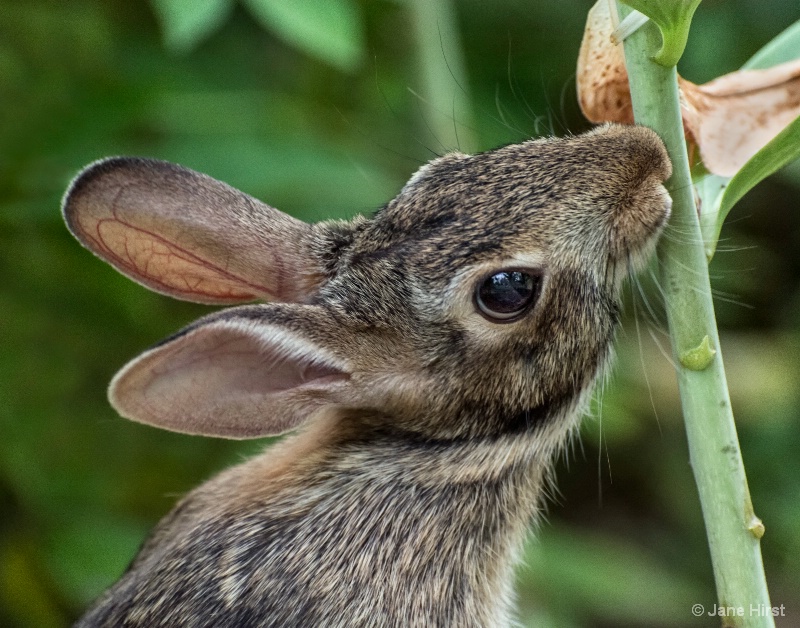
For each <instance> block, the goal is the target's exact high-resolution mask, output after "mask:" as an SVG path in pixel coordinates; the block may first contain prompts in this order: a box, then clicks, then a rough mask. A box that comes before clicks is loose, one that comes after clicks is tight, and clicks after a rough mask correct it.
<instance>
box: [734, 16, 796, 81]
mask: <svg viewBox="0 0 800 628" xmlns="http://www.w3.org/2000/svg"><path fill="white" fill-rule="evenodd" d="M799 58H800V20H798V21H797V22H795V23H794V24H792V25H791V26H790V27H789V28H787V29H786V30H785V31H783V32H782V33H781V34H780V35H778V36H777V37H775V38H774V39H773V40H772V41H770V42H769V43H768V44H767V45H766V46H764V47H763V48H762V49H761V50H759V51H758V52H757V53H756V54H754V55H753V56H752V57H750V60H749V61H748V62H747V63H745V64H744V65H743V66H742V69H743V70H761V69H764V68H771V67H772V66H775V65H778V64H781V63H786V62H787V61H794V60H795V59H799Z"/></svg>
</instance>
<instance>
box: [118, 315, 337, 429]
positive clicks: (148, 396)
mask: <svg viewBox="0 0 800 628" xmlns="http://www.w3.org/2000/svg"><path fill="white" fill-rule="evenodd" d="M283 307H297V308H312V309H315V308H314V306H303V305H296V306H294V305H293V306H283ZM242 309H243V310H252V309H253V308H242ZM349 379H350V375H349V371H348V367H347V365H346V364H344V363H343V362H342V361H341V360H340V359H337V358H335V357H333V356H332V355H330V354H329V353H328V352H326V351H324V350H323V349H322V348H320V347H319V346H317V344H316V343H315V342H314V341H312V340H311V339H309V338H308V337H307V334H305V333H303V332H298V331H294V330H290V329H287V328H286V327H285V326H284V325H283V324H281V323H271V322H267V321H265V320H264V319H263V317H260V316H256V317H253V316H249V317H248V316H245V315H242V316H239V315H237V313H236V310H229V311H227V312H225V313H223V314H221V315H212V316H211V317H209V318H208V319H205V320H201V321H199V322H198V323H195V324H194V325H192V326H190V327H188V328H187V329H185V330H184V331H182V332H180V333H178V334H177V335H176V336H174V337H173V338H171V339H168V340H166V341H165V342H163V343H161V344H160V345H157V346H156V347H154V348H153V349H150V350H149V351H147V352H145V353H144V354H142V355H141V356H139V357H138V358H136V359H135V360H133V361H132V362H130V363H129V364H128V365H127V366H125V367H124V368H123V369H122V370H121V371H120V372H119V373H118V374H117V375H116V377H115V378H114V379H113V381H112V382H111V386H110V388H109V398H110V400H111V403H112V405H113V406H114V408H115V409H116V410H117V411H118V412H119V413H120V414H121V415H122V416H123V417H126V418H128V419H132V420H134V421H138V422H140V423H146V424H148V425H153V426H156V427H160V428H164V429H168V430H172V431H175V432H184V433H187V434H200V435H204V436H220V437H224V438H256V437H259V436H268V435H273V434H280V433H282V432H286V431H288V430H291V429H293V428H295V427H297V426H298V425H299V424H300V423H302V422H303V421H304V420H305V419H306V418H307V417H308V416H309V415H310V414H312V413H313V412H314V411H315V410H317V409H319V408H321V407H323V406H329V405H335V404H336V403H337V400H338V399H339V398H340V394H341V393H344V392H346V389H347V386H348V381H349Z"/></svg>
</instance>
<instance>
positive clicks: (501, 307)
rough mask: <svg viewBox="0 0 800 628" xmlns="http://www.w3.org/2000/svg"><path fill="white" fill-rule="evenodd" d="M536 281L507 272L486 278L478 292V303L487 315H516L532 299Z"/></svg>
mask: <svg viewBox="0 0 800 628" xmlns="http://www.w3.org/2000/svg"><path fill="white" fill-rule="evenodd" d="M535 287H536V281H535V279H534V277H533V275H530V274H529V273H525V272H522V271H519V270H507V271H503V272H500V273H496V274H494V275H492V276H491V277H489V278H487V279H486V280H485V281H484V282H483V283H482V284H481V286H480V288H479V290H478V302H479V305H481V306H482V309H483V310H484V311H485V312H486V313H487V314H498V315H500V316H503V315H505V316H509V315H514V314H518V313H519V312H520V311H521V310H523V309H524V308H525V306H527V305H528V303H529V302H530V301H531V298H532V297H533V292H534V289H535Z"/></svg>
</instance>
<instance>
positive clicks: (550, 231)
mask: <svg viewBox="0 0 800 628" xmlns="http://www.w3.org/2000/svg"><path fill="white" fill-rule="evenodd" d="M170 168H172V169H174V170H169V169H170ZM136 169H139V170H141V169H144V170H145V171H147V172H151V171H152V172H153V173H154V174H153V177H154V180H157V179H158V177H157V176H156V174H155V173H167V174H170V173H172V174H170V176H172V175H173V174H174V176H176V177H177V176H181V177H182V176H187V177H189V180H191V177H192V176H196V175H194V173H191V174H190V175H185V174H183V173H185V172H186V171H184V170H179V169H178V168H177V167H174V166H168V165H166V164H160V163H158V162H146V161H141V160H115V161H113V162H100V163H99V164H96V165H94V166H92V167H90V168H89V169H87V171H85V172H84V173H82V174H81V175H80V176H79V178H78V179H77V180H76V182H75V183H73V186H72V187H71V189H70V191H69V192H68V195H67V197H66V200H65V213H66V215H67V219H68V223H69V224H70V226H71V228H73V231H76V232H78V233H77V235H78V237H79V238H80V239H81V240H82V241H84V242H85V243H87V246H89V247H90V248H92V249H93V250H95V251H96V252H98V253H99V254H100V255H101V256H104V257H106V258H107V259H108V258H109V257H110V256H108V255H106V254H104V252H103V251H98V248H99V247H97V246H94V245H93V244H92V242H87V240H89V239H90V238H88V237H86V236H85V235H82V234H81V233H79V231H80V230H79V229H76V228H74V226H73V225H75V224H76V222H77V221H78V220H79V218H78V217H76V215H77V214H78V213H79V212H81V211H82V210H81V209H80V207H78V206H79V205H81V204H82V203H84V202H88V201H85V200H84V197H85V198H86V199H90V200H91V199H94V198H95V195H96V194H97V193H96V192H94V191H93V190H94V188H93V187H92V185H94V183H95V181H101V182H102V181H103V180H105V179H104V177H107V176H108V173H116V174H115V175H114V176H117V175H120V173H122V174H121V175H120V176H128V174H127V172H128V171H129V170H130V171H133V170H136ZM175 173H177V174H175ZM669 173H670V165H669V161H668V159H667V157H666V153H665V151H664V148H663V146H662V144H661V142H660V141H659V140H658V139H657V137H656V136H655V134H653V133H652V132H651V131H649V130H647V129H643V128H638V127H618V126H608V127H602V128H600V129H597V130H595V131H593V132H591V133H589V134H585V135H581V136H577V137H571V138H566V139H548V140H537V141H529V142H525V143H522V144H516V145H511V146H506V147H503V148H500V149H497V150H494V151H490V152H487V153H483V154H479V155H475V156H466V155H461V154H452V155H446V156H444V157H441V158H439V159H437V160H435V161H433V162H431V163H430V164H428V165H427V166H425V167H424V168H422V169H421V170H420V171H419V172H418V173H417V174H416V175H414V177H413V178H412V179H411V180H410V181H409V183H408V184H407V185H406V186H405V187H404V188H403V190H402V191H401V192H400V193H399V194H398V196H397V197H396V198H395V199H394V200H392V201H391V202H390V203H388V204H387V205H386V206H385V207H384V208H382V209H381V210H379V211H378V212H377V213H376V214H375V216H374V217H372V218H369V219H367V218H357V219H355V220H354V221H352V222H349V223H343V222H327V223H319V224H317V225H313V226H311V227H300V226H298V227H296V228H295V227H294V226H286V224H284V223H281V226H280V229H276V230H275V232H274V233H273V232H272V231H271V230H270V227H269V224H270V223H269V220H266V221H265V224H266V227H263V228H262V229H263V231H264V234H263V237H262V236H259V237H261V238H262V239H263V240H265V241H266V242H267V243H268V244H269V243H270V242H272V244H271V246H276V247H279V246H282V245H281V244H280V242H279V241H284V240H285V241H287V242H288V244H286V247H287V251H288V252H287V253H286V254H285V255H284V256H283V258H282V261H281V262H280V263H278V262H276V263H275V264H274V265H275V266H279V268H275V269H274V272H275V277H273V278H272V279H266V278H265V279H264V280H263V282H264V285H265V286H266V287H265V288H264V292H265V293H269V294H273V293H274V294H278V298H279V299H280V295H281V294H284V295H286V294H290V295H291V297H284V298H283V299H282V300H283V301H285V302H272V303H269V304H265V305H244V306H240V307H237V308H232V309H228V310H224V311H221V312H220V313H217V314H213V315H211V316H208V317H206V318H204V319H201V320H200V321H198V322H197V323H195V324H194V325H192V326H190V327H188V328H187V329H186V330H184V331H182V332H180V333H179V334H176V335H175V336H173V337H172V338H170V339H168V340H166V341H165V342H164V343H161V344H160V345H158V346H157V347H155V348H154V349H152V350H151V351H150V352H148V353H146V354H145V355H144V356H143V357H142V358H140V359H139V360H138V361H136V362H134V363H133V365H134V368H133V370H134V371H136V368H138V369H139V371H142V372H145V371H147V372H148V375H147V377H151V376H152V373H151V371H153V369H156V371H157V367H158V365H159V364H160V363H159V362H157V361H155V362H153V364H155V365H156V366H154V367H152V368H151V367H150V366H149V365H150V362H148V360H160V359H161V357H160V356H163V355H172V354H176V355H177V353H176V352H177V351H178V349H175V348H176V347H178V348H181V349H180V350H181V351H182V350H183V349H182V347H183V346H184V345H190V344H191V343H192V342H194V339H195V338H203V337H205V336H201V335H199V334H201V333H205V331H204V330H207V329H216V328H217V327H215V326H218V327H219V329H223V331H222V332H220V333H221V334H223V335H224V334H227V333H230V334H232V336H231V337H232V338H233V337H238V336H236V334H239V333H240V331H239V330H244V331H241V333H242V334H245V335H247V334H250V333H251V331H250V330H265V329H266V330H273V329H275V330H279V331H280V332H281V333H286V334H291V335H292V337H299V338H302V339H303V341H304V342H308V343H309V344H310V345H313V346H315V347H321V348H324V350H325V352H326V355H329V356H331V360H336V361H337V362H336V363H337V364H343V365H346V368H345V367H342V369H341V370H343V371H346V382H344V383H342V382H340V383H337V384H335V385H332V386H331V388H330V390H328V389H326V390H327V392H326V393H325V394H326V395H328V397H326V402H325V403H324V404H323V405H322V407H320V408H318V409H316V410H315V411H314V412H312V413H311V416H309V417H308V422H307V423H306V424H305V425H304V426H303V427H302V428H301V429H300V430H299V431H298V432H297V433H295V434H293V435H291V436H289V437H287V438H286V439H284V440H283V441H282V442H281V443H279V444H277V445H275V446H273V447H270V448H268V449H267V450H266V451H265V452H264V453H263V454H261V455H260V456H258V457H255V458H253V459H252V460H250V461H248V462H245V463H244V464H241V465H239V466H236V467H233V468H231V469H229V470H227V471H225V472H223V473H221V474H219V475H218V476H217V477H215V478H213V479H211V480H210V481H208V482H206V483H205V484H203V485H202V486H200V487H198V488H197V489H195V490H194V491H193V492H191V493H190V494H189V495H187V496H186V497H185V498H184V499H182V500H181V501H180V503H179V504H178V505H177V506H176V507H175V509H174V510H173V511H172V512H171V513H170V514H168V515H167V516H166V517H165V518H164V519H163V520H162V521H161V522H160V523H159V525H158V526H157V527H156V529H155V530H154V531H153V533H152V535H151V536H150V537H149V539H148V540H147V541H146V542H145V544H144V546H143V547H142V549H141V551H140V553H139V554H138V556H137V557H136V558H135V560H134V561H133V563H132V564H131V566H130V568H129V569H128V570H127V572H126V573H125V574H124V575H123V576H122V578H121V579H120V580H119V582H117V583H116V584H115V585H114V586H112V587H111V588H110V589H109V590H108V591H107V592H106V593H105V594H104V595H103V596H102V597H101V598H100V599H99V600H98V601H97V602H96V604H95V605H94V606H93V608H92V609H91V610H90V611H89V612H88V613H87V615H86V616H84V617H83V619H81V620H80V621H79V622H78V624H77V625H78V626H86V627H88V626H142V627H144V626H147V627H154V626H231V627H233V626H506V625H509V623H510V622H511V621H512V619H511V618H512V616H513V608H512V606H513V568H514V565H515V562H516V560H517V555H518V553H519V551H520V549H521V545H522V543H523V540H524V536H525V534H526V530H527V529H528V527H529V525H530V523H531V522H532V521H533V520H534V519H535V517H536V514H537V511H538V509H539V508H540V503H539V502H540V499H541V495H542V492H543V487H544V485H545V483H546V481H547V475H548V469H549V468H550V466H551V463H552V461H553V457H554V455H555V454H556V453H557V452H558V450H559V448H560V447H561V445H562V444H563V442H564V441H565V439H566V438H567V436H568V434H569V433H570V431H571V430H572V429H573V428H574V427H575V426H576V425H577V422H578V420H579V417H580V412H581V410H582V406H583V404H584V402H585V400H586V398H587V395H588V394H589V392H590V391H591V388H592V385H593V383H594V381H595V379H596V377H597V375H598V373H599V372H600V370H601V369H602V367H603V366H604V364H605V363H606V362H607V360H608V357H609V354H610V350H611V343H612V339H613V334H614V331H615V328H616V326H617V323H618V318H619V314H618V312H619V295H620V285H621V281H622V279H623V277H624V276H626V275H627V274H628V271H629V270H630V268H629V266H630V265H631V263H632V261H633V262H634V263H636V262H637V261H639V260H641V259H643V258H645V257H646V256H647V255H648V254H649V253H650V252H651V251H652V248H653V245H654V242H655V239H656V237H657V235H658V233H659V232H660V230H661V227H662V226H663V224H664V223H665V221H666V219H667V217H668V215H669V209H668V208H669V203H668V200H667V197H666V193H665V191H664V189H663V187H662V186H661V183H662V182H663V181H664V180H665V179H666V178H667V177H668V176H669ZM158 176H160V175H158ZM164 176H166V174H165V175H164ZM155 185H156V184H154V186H155ZM209 185H211V184H209ZM114 189H115V190H116V192H115V195H114V196H113V198H114V199H117V198H119V190H120V189H121V187H120V188H114ZM182 193H183V192H182ZM153 194H154V195H155V194H157V191H156V192H153ZM185 194H186V195H187V196H190V195H191V190H187V191H186V192H185ZM109 198H111V197H109ZM97 202H98V203H100V201H97ZM114 202H115V203H116V202H117V201H116V200H115V201H114ZM247 202H249V201H247ZM265 211H266V210H265ZM270 238H273V240H270ZM289 249H291V250H289ZM298 251H299V252H298ZM229 253H230V255H231V256H233V257H235V256H236V254H237V253H236V251H235V250H231V251H230V252H229ZM278 257H280V256H278ZM298 260H300V262H298ZM109 261H112V263H114V260H109ZM248 263H249V262H248ZM293 263H296V264H297V266H298V267H297V268H295V269H293V268H292V264H293ZM521 264H522V265H527V266H529V267H531V268H535V269H537V270H538V271H540V272H541V273H542V285H541V291H540V294H539V297H538V300H537V302H536V304H535V306H534V307H532V308H531V309H530V310H529V311H528V312H527V313H526V314H525V316H523V317H522V318H521V319H519V320H517V321H515V322H512V323H504V324H498V323H493V322H491V321H489V320H487V319H486V318H485V317H483V316H481V315H480V314H479V313H478V312H476V310H475V306H474V301H473V293H474V290H475V286H476V283H477V282H478V281H479V279H480V278H481V277H484V276H486V274H487V273H488V272H492V271H494V272H496V271H498V270H500V269H503V268H508V267H509V266H519V265H521ZM301 266H302V267H301ZM123 270H124V269H123ZM293 274H294V275H295V277H294V281H295V282H296V284H297V285H298V286H303V288H302V289H298V290H297V291H296V292H297V294H295V288H293V287H292V286H291V284H292V281H293V279H292V277H293ZM270 281H271V282H272V283H270ZM287 282H288V284H290V285H289V288H286V287H282V286H285V285H286V284H287ZM148 285H149V284H148ZM270 291H272V292H270ZM223 325H228V327H224V328H223ZM225 330H227V331H225ZM231 330H233V331H231ZM252 333H256V332H252ZM258 333H264V334H266V333H267V332H260V331H259V332H258ZM269 333H271V332H269ZM237 346H238V345H237ZM203 355H205V354H203ZM130 368H131V367H129V369H130ZM129 372H131V371H129ZM136 372H138V371H136ZM123 373H125V372H123ZM118 377H119V376H118ZM137 377H138V375H137ZM142 377H144V376H142ZM152 377H155V376H152ZM129 379H131V378H130V377H129V378H128V379H126V376H124V375H123V376H122V377H121V378H120V379H118V380H116V382H117V383H116V384H115V388H114V389H113V390H112V398H113V399H115V403H116V404H117V405H118V407H122V408H123V412H125V410H124V408H128V407H133V406H130V405H128V406H126V405H125V404H126V403H128V402H127V401H125V399H126V398H127V397H131V398H133V397H134V396H135V395H134V394H133V393H131V392H130V390H134V389H135V388H134V386H133V385H132V384H131V385H128V384H127V383H126V382H127V381H128V380H129ZM131 381H133V380H131ZM137 381H138V380H137ZM148 381H149V380H148ZM120 382H122V383H120ZM137 385H139V384H137ZM126 387H127V388H126ZM128 389H130V390H128ZM115 390H116V392H114V391H115ZM148 390H149V389H148ZM115 395H116V397H115ZM303 399H305V397H304V398H303ZM152 401H153V399H148V400H147V402H148V403H150V402H152ZM131 403H132V402H131ZM198 403H202V402H198ZM297 403H300V402H299V401H298V402H297ZM303 403H306V401H303ZM309 403H310V402H309ZM143 407H144V406H143ZM147 407H148V408H149V406H147ZM165 407H166V406H165ZM303 407H305V406H303ZM157 410H158V408H157V407H156V408H155V410H153V411H154V412H155V411H157ZM174 411H175V410H174V409H166V410H165V412H167V413H168V412H174ZM127 412H128V414H129V415H133V416H131V418H134V419H137V418H138V417H137V416H136V411H134V410H130V411H127ZM143 420H144V419H143ZM180 420H181V421H187V420H189V419H184V418H181V419H180ZM149 422H153V423H157V421H154V420H150V421H149ZM181 425H183V423H182V424H181ZM281 426H283V424H281ZM167 427H170V426H169V425H167ZM176 429H177V428H176ZM236 429H239V428H236ZM197 431H201V432H203V433H214V430H213V429H212V430H210V431H203V430H202V429H200V428H198V430H197ZM275 431H278V430H275ZM240 435H243V436H246V435H249V433H248V434H245V433H244V430H243V431H242V433H241V434H240Z"/></svg>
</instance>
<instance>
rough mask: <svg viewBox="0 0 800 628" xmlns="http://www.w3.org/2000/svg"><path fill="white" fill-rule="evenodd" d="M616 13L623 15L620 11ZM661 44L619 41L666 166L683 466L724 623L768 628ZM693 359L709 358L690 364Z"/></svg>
mask: <svg viewBox="0 0 800 628" xmlns="http://www.w3.org/2000/svg"><path fill="white" fill-rule="evenodd" d="M618 6H619V8H620V14H621V15H624V14H625V13H626V12H627V8H626V7H623V6H621V3H618ZM660 45H661V36H660V34H659V31H658V29H657V28H656V26H655V25H654V24H652V23H647V24H645V25H644V27H642V28H641V29H640V30H639V31H637V32H636V33H634V34H633V35H632V36H631V37H629V38H628V39H627V40H626V41H625V56H626V65H627V69H628V76H629V79H630V85H631V96H632V99H633V110H634V116H635V118H636V121H637V122H638V123H639V124H644V125H646V126H649V127H651V128H652V129H654V130H655V131H656V132H657V133H658V134H659V135H660V136H661V138H662V139H663V140H664V143H665V144H666V146H667V150H668V152H669V155H670V158H671V160H672V164H673V174H672V177H671V178H670V179H669V181H668V182H667V188H668V189H669V192H670V194H671V195H672V199H673V206H672V212H673V213H672V218H671V220H670V228H669V233H667V234H666V237H663V238H662V239H661V242H660V244H659V248H658V259H659V264H660V268H661V284H662V287H663V290H664V294H665V300H666V308H667V316H668V320H669V327H670V335H671V338H672V352H673V355H674V357H675V362H676V364H675V368H676V370H677V374H678V384H679V388H680V395H681V405H682V408H683V415H684V421H685V424H686V433H687V438H688V441H689V453H690V459H691V464H692V469H693V471H694V477H695V481H696V483H697V488H698V492H699V495H700V503H701V506H702V510H703V518H704V520H705V524H706V532H707V535H708V542H709V548H710V551H711V560H712V563H713V567H714V576H715V579H716V585H717V596H718V601H719V605H720V606H724V607H733V608H735V609H737V610H736V612H740V613H741V614H742V616H726V617H724V618H723V619H722V624H723V626H746V627H751V626H752V627H756V626H758V627H768V626H769V627H771V626H774V620H773V618H772V616H771V614H770V613H769V609H770V602H769V593H768V591H767V584H766V579H765V577H764V566H763V563H762V560H761V547H760V542H759V538H760V536H761V535H762V534H763V532H764V527H763V525H762V524H761V521H760V520H759V519H758V518H757V517H756V516H755V514H754V512H753V507H752V503H751V501H750V492H749V489H748V487H747V478H746V476H745V470H744V465H743V463H742V456H741V452H740V449H739V441H738V439H737V436H736V426H735V424H734V421H733V412H732V410H731V404H730V398H729V395H728V387H727V382H726V380H725V371H724V368H723V364H722V353H721V351H720V343H719V335H718V332H717V325H716V319H715V317H714V306H713V302H712V299H711V286H710V282H709V277H708V264H707V261H706V256H705V253H704V250H703V242H702V237H701V234H700V225H699V221H698V217H697V210H696V207H695V202H694V196H693V192H692V181H691V175H690V173H689V163H688V158H687V153H686V142H685V139H684V135H683V124H682V120H681V112H680V103H679V99H678V83H677V72H676V70H675V67H674V66H673V67H671V68H665V67H662V66H660V65H658V64H656V63H654V62H653V61H652V60H651V56H652V55H653V53H654V52H655V51H657V50H658V49H659V47H660ZM706 337H707V340H706ZM706 343H707V344H706ZM704 344H705V347H706V348H705V349H704V348H703V346H704ZM712 351H715V353H712ZM698 352H699V353H704V354H705V357H706V359H699V360H698V359H696V358H697V356H698ZM690 358H691V359H690ZM697 369H699V370H697ZM739 609H741V610H739ZM707 610H708V609H707Z"/></svg>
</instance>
